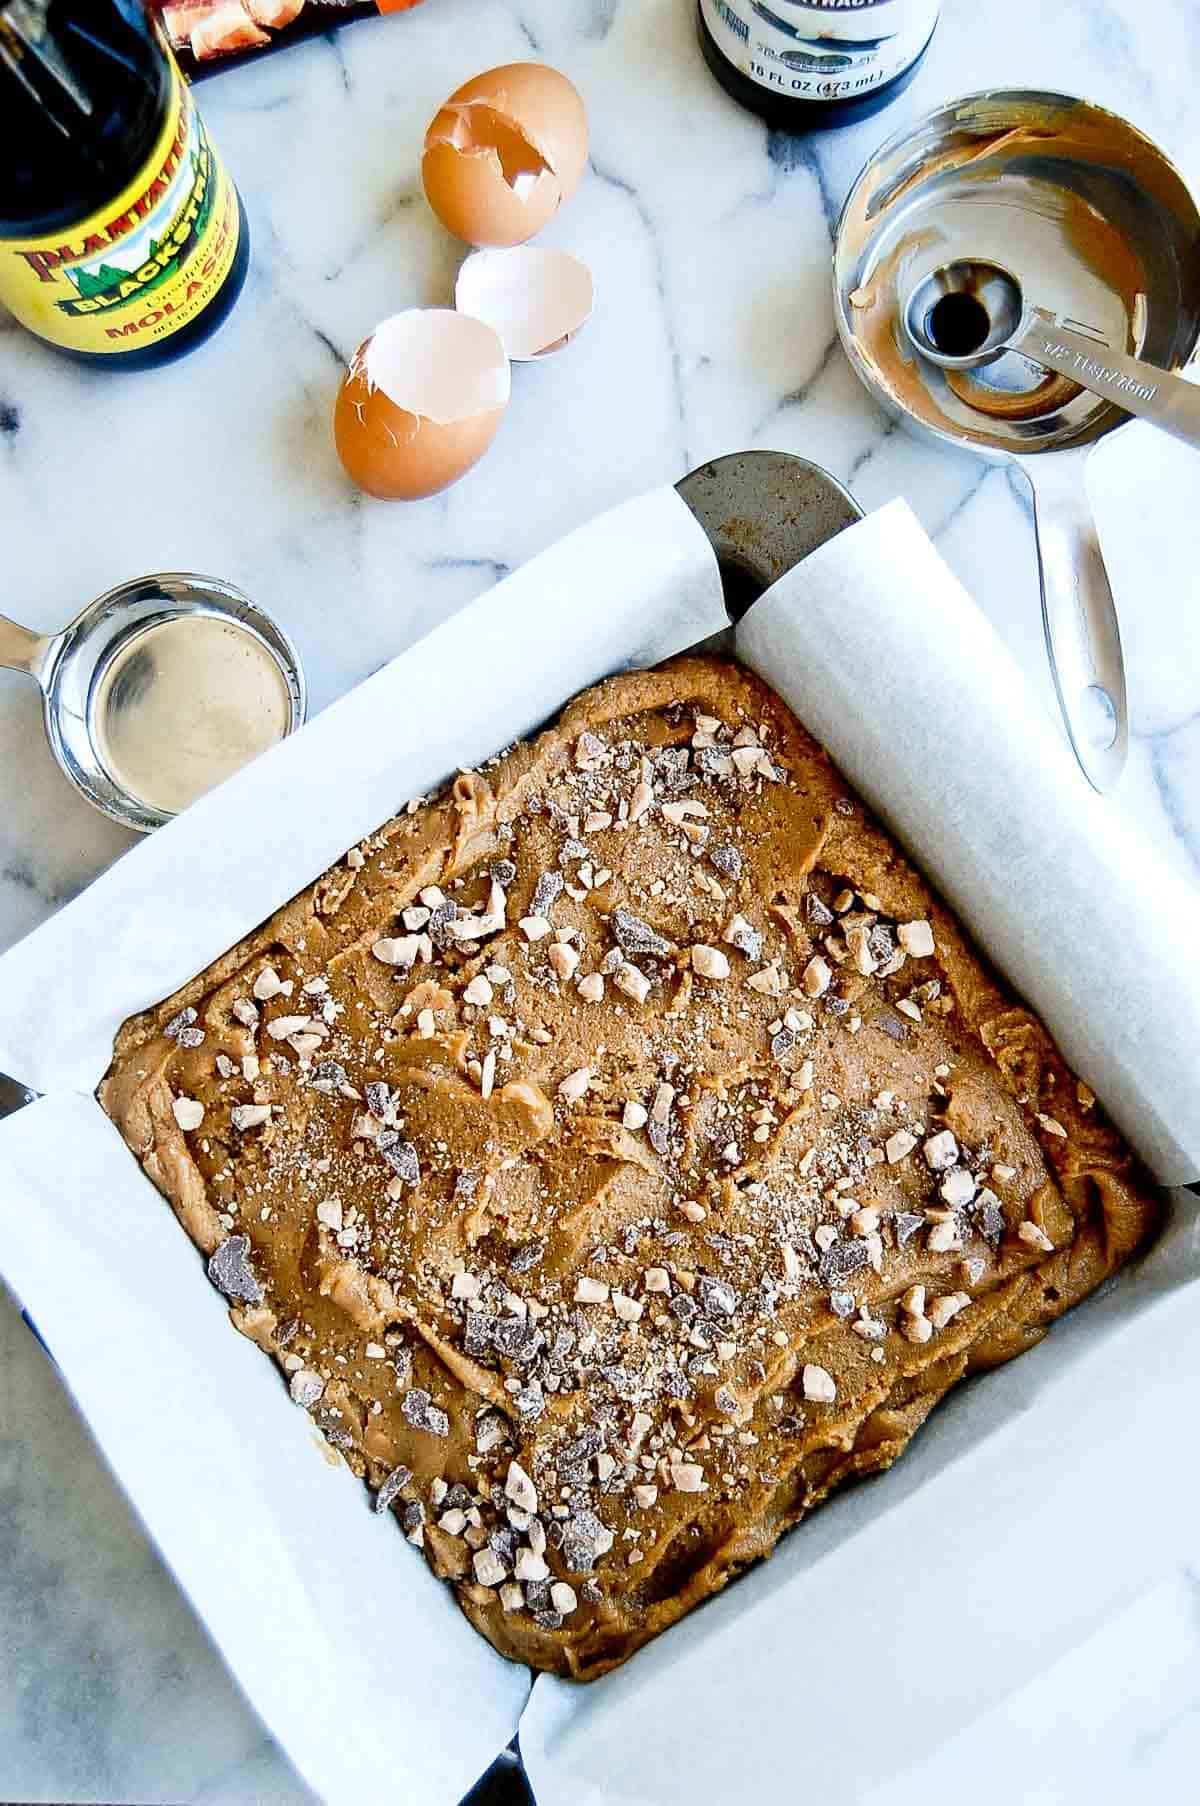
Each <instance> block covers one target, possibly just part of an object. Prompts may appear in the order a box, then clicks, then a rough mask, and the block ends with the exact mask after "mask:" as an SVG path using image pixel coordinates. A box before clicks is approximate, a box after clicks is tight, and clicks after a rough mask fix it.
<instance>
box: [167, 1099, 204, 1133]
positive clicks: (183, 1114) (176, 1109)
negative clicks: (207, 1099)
mask: <svg viewBox="0 0 1200 1806" xmlns="http://www.w3.org/2000/svg"><path fill="white" fill-rule="evenodd" d="M171 1114H172V1116H173V1117H174V1118H175V1121H176V1122H177V1123H178V1125H179V1127H180V1128H181V1129H182V1130H183V1131H184V1133H185V1134H187V1133H189V1132H190V1131H191V1130H192V1129H198V1128H199V1127H200V1124H201V1123H202V1122H203V1121H204V1105H203V1104H202V1103H201V1102H200V1100H199V1099H198V1098H195V1097H177V1098H176V1099H175V1100H174V1102H173V1103H172V1105H171Z"/></svg>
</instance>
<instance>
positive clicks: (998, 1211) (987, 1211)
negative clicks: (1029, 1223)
mask: <svg viewBox="0 0 1200 1806" xmlns="http://www.w3.org/2000/svg"><path fill="white" fill-rule="evenodd" d="M974 1215H975V1222H976V1224H977V1226H978V1229H979V1233H980V1235H982V1236H983V1238H984V1240H985V1241H989V1242H998V1241H999V1240H1000V1239H1001V1237H1002V1236H1003V1234H1004V1210H1003V1207H1002V1206H1001V1203H1000V1200H999V1198H998V1197H997V1196H996V1194H995V1192H994V1191H991V1190H990V1189H989V1188H988V1187H987V1186H986V1185H985V1186H984V1188H983V1190H982V1191H981V1192H980V1193H979V1195H978V1197H977V1198H976V1199H975V1205H974Z"/></svg>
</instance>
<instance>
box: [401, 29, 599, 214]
mask: <svg viewBox="0 0 1200 1806" xmlns="http://www.w3.org/2000/svg"><path fill="white" fill-rule="evenodd" d="M587 155H588V128H587V114H586V112H585V111H584V105H583V101H582V100H581V99H580V97H579V93H578V91H577V90H576V88H575V87H574V86H573V84H572V83H571V82H569V81H568V80H567V78H566V76H565V75H561V74H560V73H559V71H558V70H557V69H548V68H546V67H545V65H544V64H542V63H507V64H505V65H504V67H502V68H500V69H489V70H487V71H486V72H485V73H484V74H483V75H476V76H475V77H474V78H473V79H472V80H471V81H469V82H464V84H463V86H462V87H461V88H457V89H456V90H455V92H454V93H453V94H452V95H451V96H450V98H449V100H448V101H447V102H446V103H445V105H444V106H443V107H441V108H440V109H439V111H438V112H437V114H436V115H435V117H434V119H433V122H432V124H431V125H430V127H429V130H428V131H427V132H426V134H425V154H424V157H423V159H422V162H421V180H422V182H423V183H424V186H425V194H426V198H427V199H428V201H429V205H430V206H431V207H432V208H433V211H434V212H435V213H436V214H437V216H438V218H439V219H440V220H441V222H442V224H443V225H444V226H445V227H446V228H447V229H448V230H449V231H451V232H453V233H454V234H455V235H456V236H457V237H458V238H462V239H465V240H466V242H467V243H468V244H472V245H521V244H524V243H525V241H526V239H528V238H532V237H533V235H534V233H535V232H540V231H541V229H542V227H543V226H544V225H545V224H546V222H547V221H548V220H550V219H552V218H553V216H554V214H555V213H557V211H558V209H559V208H560V207H561V206H562V204H563V202H564V201H567V200H569V199H570V198H571V196H572V195H573V194H574V192H575V190H576V189H577V188H578V186H579V181H580V177H581V176H582V175H583V171H584V168H585V167H586V164H587Z"/></svg>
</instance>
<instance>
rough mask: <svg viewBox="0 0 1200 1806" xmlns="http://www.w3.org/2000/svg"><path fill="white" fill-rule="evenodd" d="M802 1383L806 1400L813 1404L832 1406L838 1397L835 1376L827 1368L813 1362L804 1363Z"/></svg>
mask: <svg viewBox="0 0 1200 1806" xmlns="http://www.w3.org/2000/svg"><path fill="white" fill-rule="evenodd" d="M800 1383H801V1386H802V1387H803V1390H804V1396H805V1398H806V1399H808V1400H809V1402H810V1403H811V1404H816V1405H831V1404H832V1403H833V1401H834V1399H835V1398H836V1397H837V1384H836V1382H835V1380H834V1377H833V1375H832V1374H831V1373H830V1372H828V1370H827V1369H826V1368H824V1367H818V1366H817V1365H816V1363H815V1362H813V1361H806V1362H805V1363H804V1371H803V1373H802V1375H801V1381H800Z"/></svg>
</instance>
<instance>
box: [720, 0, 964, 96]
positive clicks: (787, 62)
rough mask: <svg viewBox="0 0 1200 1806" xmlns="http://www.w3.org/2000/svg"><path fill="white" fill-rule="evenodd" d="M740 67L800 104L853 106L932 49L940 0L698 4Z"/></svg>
mask: <svg viewBox="0 0 1200 1806" xmlns="http://www.w3.org/2000/svg"><path fill="white" fill-rule="evenodd" d="M700 10H701V13H702V14H703V17H704V21H705V23H706V25H707V26H708V29H709V31H710V32H711V33H712V36H713V39H714V41H715V43H716V44H717V46H718V48H719V49H720V50H721V52H722V53H723V54H724V56H725V57H726V58H727V59H728V61H729V62H730V63H732V64H733V66H734V68H735V69H738V70H740V72H741V73H742V74H743V75H745V76H748V77H749V78H750V80H751V81H752V82H755V83H757V85H758V86H759V87H761V88H765V89H767V90H769V91H772V92H774V93H777V94H781V95H786V96H788V97H789V98H791V99H794V100H799V101H805V100H809V101H822V102H829V101H838V100H854V99H857V98H858V97H859V96H860V95H864V94H869V93H870V92H871V90H872V89H874V88H881V87H883V86H884V85H885V83H887V82H890V81H892V80H894V79H895V78H896V77H897V76H899V75H903V73H904V71H905V70H906V69H908V68H911V66H912V64H913V63H914V62H916V60H917V58H918V56H920V54H921V52H922V50H924V48H925V45H926V44H927V43H928V41H929V38H930V35H931V33H932V31H933V28H934V26H935V25H936V24H937V18H938V13H939V11H940V0H806V3H805V4H796V3H795V0H700Z"/></svg>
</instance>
